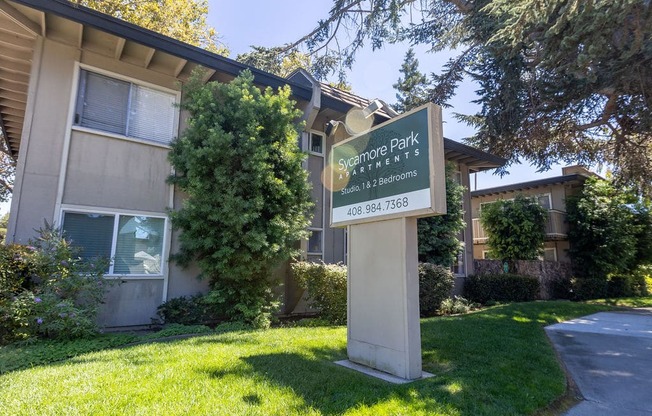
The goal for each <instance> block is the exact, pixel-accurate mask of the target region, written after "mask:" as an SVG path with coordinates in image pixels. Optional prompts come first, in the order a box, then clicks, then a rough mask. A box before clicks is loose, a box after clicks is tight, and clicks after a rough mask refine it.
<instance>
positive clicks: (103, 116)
mask: <svg viewBox="0 0 652 416" xmlns="http://www.w3.org/2000/svg"><path fill="white" fill-rule="evenodd" d="M175 103H176V96H175V95H174V94H171V93H168V92H164V91H160V90H155V89H152V88H148V87H145V86H142V85H137V84H134V83H131V82H128V81H123V80H119V79H115V78H111V77H108V76H105V75H101V74H97V73H94V72H90V71H87V70H82V71H81V73H80V78H79V92H78V95H77V105H76V109H75V124H76V125H78V126H82V127H88V128H92V129H97V130H102V131H106V132H110V133H116V134H121V135H123V136H128V137H134V138H138V139H144V140H151V141H154V142H158V143H163V144H168V143H170V141H171V140H172V139H173V138H174V136H175V131H174V127H175V125H176V118H177V116H176V114H177V111H176V108H175Z"/></svg>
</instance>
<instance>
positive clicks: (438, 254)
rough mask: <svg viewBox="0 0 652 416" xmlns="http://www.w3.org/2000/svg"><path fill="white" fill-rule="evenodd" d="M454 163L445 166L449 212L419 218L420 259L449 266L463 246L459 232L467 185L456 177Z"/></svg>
mask: <svg viewBox="0 0 652 416" xmlns="http://www.w3.org/2000/svg"><path fill="white" fill-rule="evenodd" d="M454 175H455V165H454V164H452V163H448V164H447V165H446V211H447V212H446V215H437V216H434V217H426V218H419V220H418V222H417V233H418V239H419V261H421V262H424V263H433V264H439V265H441V266H445V267H450V266H452V265H453V264H455V262H456V261H457V256H458V254H459V253H460V250H461V249H462V244H461V243H460V240H459V235H460V233H461V232H463V231H464V227H466V223H465V222H464V208H463V206H462V202H463V197H464V187H463V186H462V185H460V184H458V183H457V181H456V180H455V176H454Z"/></svg>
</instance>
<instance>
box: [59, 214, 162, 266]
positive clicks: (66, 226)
mask: <svg viewBox="0 0 652 416" xmlns="http://www.w3.org/2000/svg"><path fill="white" fill-rule="evenodd" d="M62 228H63V230H64V232H65V233H66V237H67V238H68V239H69V240H71V241H72V245H73V246H77V247H80V248H81V250H82V251H81V256H82V258H85V259H92V258H97V257H103V258H108V259H111V260H112V261H111V263H110V265H109V268H108V270H107V274H109V275H162V274H163V272H162V270H163V267H162V266H163V245H164V244H163V242H164V241H165V218H158V217H147V216H139V215H121V214H99V213H83V212H65V213H64V214H63V227H62Z"/></svg>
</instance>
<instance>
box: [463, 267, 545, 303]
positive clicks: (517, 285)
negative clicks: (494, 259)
mask: <svg viewBox="0 0 652 416" xmlns="http://www.w3.org/2000/svg"><path fill="white" fill-rule="evenodd" d="M539 286H540V284H539V279H537V278H536V277H531V276H521V275H517V274H507V273H506V274H487V275H481V276H480V275H475V276H468V277H467V279H466V282H465V284H464V296H465V297H466V298H468V299H470V300H471V301H474V302H480V303H483V304H484V303H487V302H489V301H498V302H526V301H531V300H536V299H537V297H538V295H539Z"/></svg>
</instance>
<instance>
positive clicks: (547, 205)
mask: <svg viewBox="0 0 652 416" xmlns="http://www.w3.org/2000/svg"><path fill="white" fill-rule="evenodd" d="M537 202H538V203H539V205H541V208H543V209H546V210H548V209H552V203H551V198H550V194H543V195H537Z"/></svg>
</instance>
